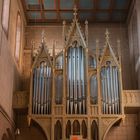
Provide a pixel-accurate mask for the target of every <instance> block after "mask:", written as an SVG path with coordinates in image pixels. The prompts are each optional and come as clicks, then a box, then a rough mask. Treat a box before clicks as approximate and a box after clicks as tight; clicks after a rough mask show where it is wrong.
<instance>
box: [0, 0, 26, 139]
mask: <svg viewBox="0 0 140 140" xmlns="http://www.w3.org/2000/svg"><path fill="white" fill-rule="evenodd" d="M19 2H20V1H18V0H11V2H10V15H9V29H8V32H7V35H6V33H5V32H4V30H3V27H2V25H1V23H2V22H1V16H2V0H0V66H1V67H0V109H1V110H3V112H5V114H6V115H4V113H3V112H2V111H0V128H1V129H0V139H1V138H2V135H3V134H4V135H7V129H8V128H9V129H12V128H13V127H14V123H13V110H12V98H13V93H14V92H15V91H16V90H19V89H20V81H21V80H20V79H21V74H22V52H23V46H24V24H25V19H24V16H23V11H22V8H21V5H20V3H19ZM18 12H20V15H21V20H22V38H21V51H20V54H21V55H20V58H21V59H20V62H19V64H17V63H16V61H15V58H14V52H15V40H16V39H15V37H16V19H17V13H18ZM7 118H9V119H10V120H11V123H10V122H9V121H8V120H7ZM11 131H12V132H13V130H11Z"/></svg>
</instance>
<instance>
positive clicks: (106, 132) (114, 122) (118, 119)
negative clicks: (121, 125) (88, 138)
mask: <svg viewBox="0 0 140 140" xmlns="http://www.w3.org/2000/svg"><path fill="white" fill-rule="evenodd" d="M121 119H122V118H117V119H116V120H114V121H113V122H112V123H111V124H110V125H109V126H108V128H107V129H106V131H105V133H104V135H103V140H105V138H106V136H107V134H108V132H109V130H110V129H111V128H112V126H113V125H114V124H116V123H117V122H119V121H121Z"/></svg>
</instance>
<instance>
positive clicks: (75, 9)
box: [73, 5, 77, 19]
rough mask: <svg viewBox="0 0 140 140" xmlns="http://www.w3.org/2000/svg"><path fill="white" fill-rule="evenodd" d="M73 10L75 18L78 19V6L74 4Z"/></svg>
mask: <svg viewBox="0 0 140 140" xmlns="http://www.w3.org/2000/svg"><path fill="white" fill-rule="evenodd" d="M73 11H74V13H73V15H74V18H75V19H76V16H77V7H76V5H74V8H73Z"/></svg>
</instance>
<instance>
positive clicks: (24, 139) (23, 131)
mask: <svg viewBox="0 0 140 140" xmlns="http://www.w3.org/2000/svg"><path fill="white" fill-rule="evenodd" d="M26 117H27V116H26ZM24 118H25V117H24ZM25 121H26V122H25ZM20 123H21V126H22V127H20V135H17V136H16V140H48V139H47V137H46V135H45V134H44V132H43V130H42V128H41V127H40V126H39V125H38V124H37V123H36V122H34V121H32V122H31V126H30V127H28V125H27V119H24V120H20Z"/></svg>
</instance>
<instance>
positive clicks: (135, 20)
mask: <svg viewBox="0 0 140 140" xmlns="http://www.w3.org/2000/svg"><path fill="white" fill-rule="evenodd" d="M139 9H140V2H139V0H136V1H134V4H132V7H131V10H130V13H129V19H128V37H129V50H130V52H129V54H130V69H131V74H132V87H133V89H138V88H139V89H140V41H139V38H140V26H139V25H140V18H139V17H140V10H139Z"/></svg>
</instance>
